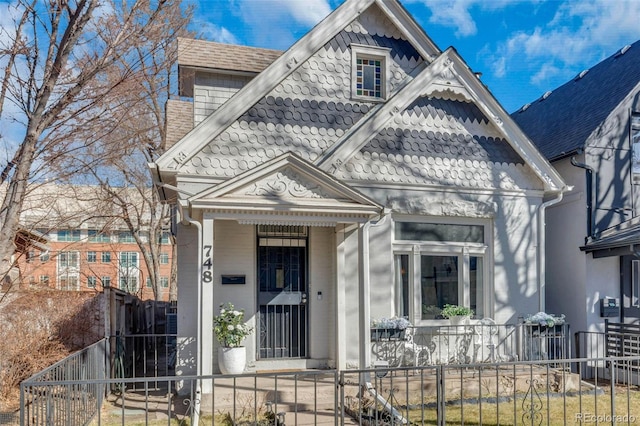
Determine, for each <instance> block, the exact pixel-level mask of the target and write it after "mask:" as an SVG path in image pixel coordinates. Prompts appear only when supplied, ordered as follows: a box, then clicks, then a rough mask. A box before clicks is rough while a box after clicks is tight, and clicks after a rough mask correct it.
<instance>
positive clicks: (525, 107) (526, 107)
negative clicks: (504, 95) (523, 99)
mask: <svg viewBox="0 0 640 426" xmlns="http://www.w3.org/2000/svg"><path fill="white" fill-rule="evenodd" d="M530 106H531V104H524V105H522V108H520V112H525V111H526V110H527V109H529V107H530Z"/></svg>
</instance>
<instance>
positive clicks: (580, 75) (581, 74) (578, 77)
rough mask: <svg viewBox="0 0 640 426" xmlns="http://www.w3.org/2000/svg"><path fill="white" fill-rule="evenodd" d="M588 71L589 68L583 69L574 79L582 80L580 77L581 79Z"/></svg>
mask: <svg viewBox="0 0 640 426" xmlns="http://www.w3.org/2000/svg"><path fill="white" fill-rule="evenodd" d="M588 72H589V70H583V71H580V74H578V75H577V76H576V78H575V79H574V81H578V80H580V79H581V78H582V77H584V76H585V75H586V74H587V73H588Z"/></svg>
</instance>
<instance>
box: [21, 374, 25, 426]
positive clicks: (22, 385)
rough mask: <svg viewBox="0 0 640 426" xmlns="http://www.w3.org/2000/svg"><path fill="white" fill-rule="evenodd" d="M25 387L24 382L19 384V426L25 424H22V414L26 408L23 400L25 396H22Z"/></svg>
mask: <svg viewBox="0 0 640 426" xmlns="http://www.w3.org/2000/svg"><path fill="white" fill-rule="evenodd" d="M25 387H26V386H25V384H24V382H22V383H20V424H21V425H24V424H26V423H25V422H24V412H25V410H26V409H27V406H26V404H25V399H26V398H25V395H24V393H25V392H26V390H25Z"/></svg>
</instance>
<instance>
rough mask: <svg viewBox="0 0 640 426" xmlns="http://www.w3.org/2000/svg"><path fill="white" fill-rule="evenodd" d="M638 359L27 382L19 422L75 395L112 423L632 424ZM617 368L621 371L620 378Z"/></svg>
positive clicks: (50, 417) (636, 414)
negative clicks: (588, 375)
mask: <svg viewBox="0 0 640 426" xmlns="http://www.w3.org/2000/svg"><path fill="white" fill-rule="evenodd" d="M639 359H640V357H638V356H634V357H624V358H606V359H599V360H589V359H568V360H539V361H513V362H499V363H476V364H448V365H445V364H440V365H433V366H426V367H396V368H376V369H367V370H346V371H341V372H336V371H332V370H324V371H322V370H312V371H305V372H282V373H273V374H271V373H270V374H258V373H252V374H242V375H238V376H224V375H214V376H201V377H195V376H179V377H178V376H173V377H148V378H112V379H106V378H105V379H97V380H85V379H73V380H67V379H66V377H65V378H64V379H58V380H49V381H37V380H32V381H31V383H29V384H27V385H25V386H23V389H22V391H23V393H24V394H25V397H24V400H25V402H26V403H27V404H26V406H28V407H29V408H26V407H25V414H24V415H23V417H22V421H23V424H25V425H26V424H29V425H31V424H33V425H58V424H64V425H76V424H87V422H89V417H84V418H81V417H78V416H75V417H74V416H63V415H58V414H57V412H56V410H64V409H65V407H67V406H69V405H73V404H76V402H75V401H81V400H82V401H83V404H84V405H83V406H82V407H83V409H85V410H87V412H90V413H93V418H92V420H91V424H109V425H112V424H122V425H125V424H132V423H138V424H195V423H194V421H197V422H198V424H207V425H209V424H210V425H218V424H220V425H224V424H229V425H285V424H288V425H296V424H334V425H337V424H340V425H343V424H380V425H393V424H398V425H399V424H438V425H444V424H479V425H482V424H490V425H495V424H514V425H545V424H551V425H553V424H576V423H577V424H587V423H607V424H613V423H616V424H621V423H623V424H633V423H636V422H638V421H640V388H639V387H638V384H637V371H636V370H635V369H633V368H632V367H633V365H634V363H637V362H638V360H639ZM589 362H601V363H602V364H603V365H605V366H606V369H605V370H602V371H600V370H599V369H596V370H595V372H594V378H593V379H590V380H582V379H581V378H580V375H581V373H582V371H583V370H584V368H585V366H586V365H587V364H588V363H589ZM634 375H636V377H635V379H636V383H635V384H634V380H633V377H634ZM619 376H625V377H626V379H625V380H624V381H620V380H617V378H618V377H619ZM158 383H160V386H158ZM134 385H135V386H134ZM90 386H95V387H96V388H99V389H103V390H104V389H110V388H114V389H118V390H117V391H114V392H111V394H109V395H108V396H107V397H106V398H105V399H104V400H100V399H99V398H95V397H94V398H92V397H84V396H83V395H82V394H81V391H82V390H85V389H86V390H87V391H89V389H90ZM159 388H161V389H164V390H165V391H158V390H157V389H159ZM134 389H135V390H134ZM176 389H179V390H180V391H179V392H178V391H176ZM47 395H54V396H55V397H56V398H57V397H63V398H62V399H61V400H60V401H59V402H57V403H56V404H57V405H51V402H52V401H53V400H54V399H55V398H53V397H51V398H49V397H47ZM47 404H49V405H47Z"/></svg>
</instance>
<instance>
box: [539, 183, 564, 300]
mask: <svg viewBox="0 0 640 426" xmlns="http://www.w3.org/2000/svg"><path fill="white" fill-rule="evenodd" d="M572 189H573V187H572V186H569V187H564V188H562V189H561V190H560V193H559V194H558V195H557V196H556V198H552V199H551V200H549V201H545V202H544V203H542V204H540V207H538V262H537V263H538V311H539V312H544V310H545V297H546V286H547V278H546V274H547V266H546V232H545V228H546V211H547V207H550V206H553V205H554V204H558V203H559V202H560V201H562V198H563V197H564V193H565V191H571V190H572Z"/></svg>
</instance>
